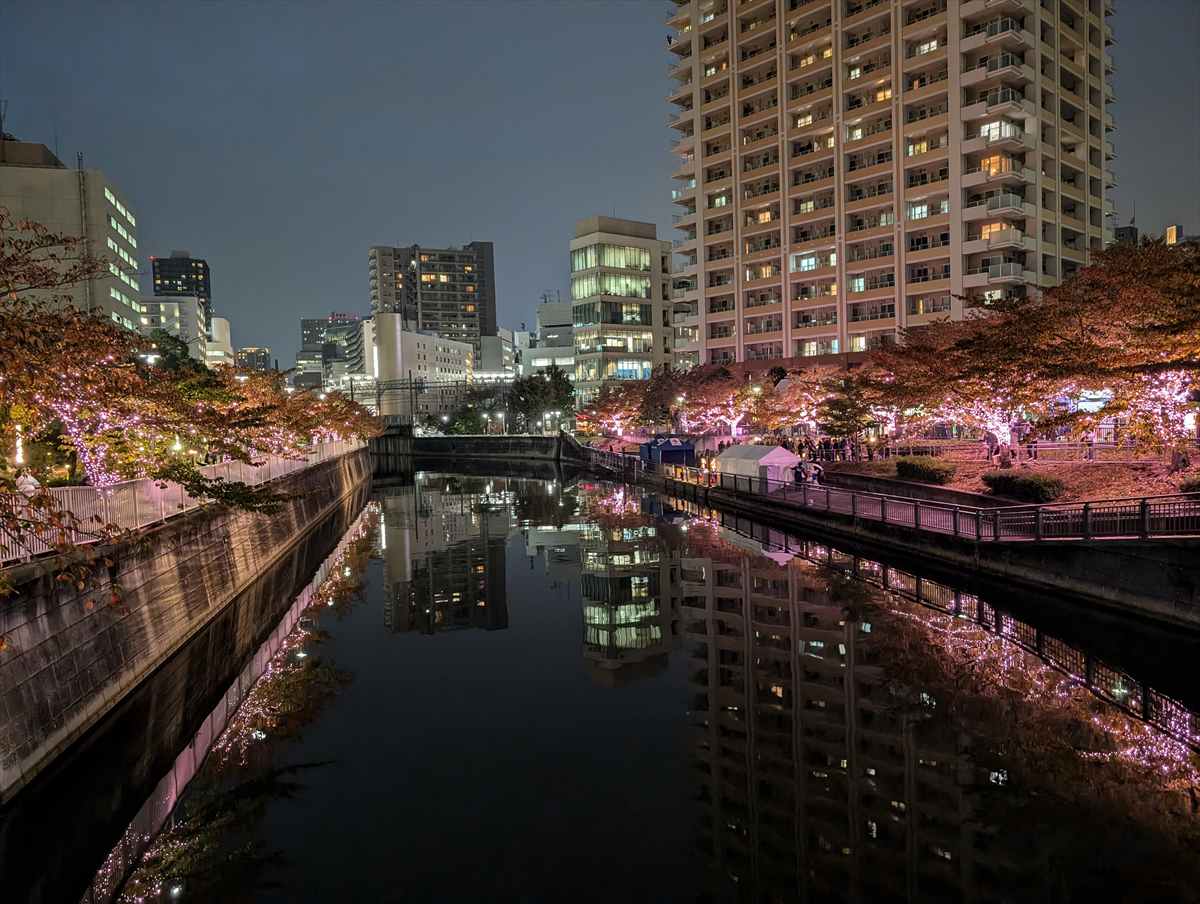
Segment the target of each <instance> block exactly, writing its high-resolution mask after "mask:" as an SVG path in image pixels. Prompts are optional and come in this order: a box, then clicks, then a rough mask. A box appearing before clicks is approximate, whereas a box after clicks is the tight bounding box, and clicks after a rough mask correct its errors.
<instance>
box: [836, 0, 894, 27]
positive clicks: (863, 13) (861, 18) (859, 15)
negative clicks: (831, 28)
mask: <svg viewBox="0 0 1200 904" xmlns="http://www.w3.org/2000/svg"><path fill="white" fill-rule="evenodd" d="M880 7H883V8H882V9H881V8H880ZM887 12H889V9H888V4H887V2H886V0H859V2H857V3H856V2H854V0H851V2H850V3H849V4H848V5H847V7H846V18H845V19H843V20H842V28H850V27H852V26H856V25H862V24H865V23H866V22H869V21H871V20H872V19H874V18H875V17H876V16H881V15H884V14H885V13H887Z"/></svg>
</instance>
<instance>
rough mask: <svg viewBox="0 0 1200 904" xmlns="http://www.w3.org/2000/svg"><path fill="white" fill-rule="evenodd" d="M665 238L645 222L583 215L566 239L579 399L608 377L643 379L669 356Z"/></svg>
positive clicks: (586, 398)
mask: <svg viewBox="0 0 1200 904" xmlns="http://www.w3.org/2000/svg"><path fill="white" fill-rule="evenodd" d="M670 257H671V243H670V242H666V241H662V240H660V239H659V238H658V237H657V232H656V230H655V227H654V224H653V223H640V222H638V221H636V220H621V219H616V218H615V217H589V218H588V219H586V220H580V221H579V222H578V223H576V224H575V238H574V239H572V240H571V306H572V312H573V317H574V329H575V398H576V403H577V404H579V405H585V404H587V403H588V402H589V401H591V400H592V399H593V398H594V397H595V396H596V394H597V393H598V392H599V391H600V387H601V385H603V384H604V383H605V382H606V381H609V380H645V379H647V378H649V376H650V373H651V371H652V370H653V369H654V368H655V367H657V366H658V365H660V364H664V363H668V362H670V360H671V350H670V333H671V322H670V312H669V311H668V310H667V306H666V299H667V297H668V294H669V280H670Z"/></svg>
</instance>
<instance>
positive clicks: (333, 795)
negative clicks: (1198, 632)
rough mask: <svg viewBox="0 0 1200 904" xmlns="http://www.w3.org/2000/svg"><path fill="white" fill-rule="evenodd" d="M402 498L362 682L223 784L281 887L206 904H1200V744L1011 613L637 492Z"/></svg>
mask: <svg viewBox="0 0 1200 904" xmlns="http://www.w3.org/2000/svg"><path fill="white" fill-rule="evenodd" d="M376 500H377V502H378V505H379V514H378V523H377V524H376V526H375V529H374V530H373V532H372V534H371V538H372V539H371V550H370V556H371V559H370V561H367V560H365V559H364V560H362V561H359V562H356V563H355V571H354V574H353V575H347V576H346V577H347V579H348V580H349V582H350V583H351V584H353V585H354V586H355V588H357V585H358V580H359V578H360V576H361V578H362V586H361V589H354V590H353V591H352V592H350V593H349V596H348V599H347V600H346V601H344V602H345V603H346V604H345V605H341V606H339V607H338V608H337V609H331V610H329V611H328V612H324V613H320V612H319V611H318V612H316V613H314V617H316V618H319V619H320V623H321V628H322V629H323V630H324V631H326V632H328V640H327V642H325V643H322V644H319V645H317V646H316V647H315V648H312V651H313V652H314V653H315V655H317V656H319V657H321V658H322V659H323V660H324V661H327V662H328V663H330V664H331V665H332V666H333V667H335V668H337V669H338V670H345V672H346V673H347V674H348V675H349V676H351V678H350V680H349V683H347V684H346V685H345V686H344V687H343V688H341V689H339V690H338V691H336V692H335V693H334V694H332V695H330V696H326V697H323V698H322V699H321V701H320V706H319V707H312V709H311V720H310V721H311V724H308V723H307V722H306V723H305V725H306V727H305V730H304V731H303V732H295V733H292V734H287V733H284V734H279V735H276V734H275V733H272V734H271V736H270V737H269V738H265V739H263V742H262V743H259V744H257V745H255V747H254V749H255V750H256V751H257V752H258V753H257V755H256V756H253V757H241V758H240V759H235V760H233V761H232V765H233V766H234V767H236V766H238V765H239V764H240V767H241V768H242V772H240V773H239V772H238V769H237V768H233V769H232V770H231V760H230V759H229V758H224V759H223V760H212V761H211V762H210V764H209V765H207V766H206V767H205V770H203V772H204V773H206V776H205V777H206V779H207V781H206V782H202V783H201V785H198V786H197V789H196V790H194V791H190V792H189V794H190V795H192V796H193V797H194V799H196V800H198V801H201V802H202V805H197V806H196V807H195V812H196V813H198V814H201V815H200V817H199V818H197V819H193V820H192V825H191V827H190V828H188V805H187V804H186V803H185V806H184V807H183V808H182V810H181V813H180V814H179V815H180V817H181V820H180V821H181V824H182V825H183V826H184V831H185V834H186V833H187V832H189V831H191V832H195V833H197V834H200V835H203V836H204V837H205V838H206V839H207V840H209V841H211V842H212V843H213V845H214V847H213V848H212V850H211V851H209V853H212V854H215V855H216V856H215V858H214V860H213V862H214V863H219V862H221V860H220V857H221V856H223V855H224V852H225V847H224V844H225V843H226V842H228V841H235V842H236V843H237V845H240V846H245V845H253V850H254V851H255V852H256V856H255V857H254V858H250V859H248V860H247V861H246V862H245V864H244V865H246V866H247V868H246V869H242V870H235V871H228V870H227V871H225V874H224V875H222V874H221V871H219V870H216V871H214V872H215V875H213V876H210V877H208V878H207V879H204V880H201V881H197V880H195V879H193V880H190V881H189V883H188V886H187V888H188V892H187V893H188V896H189V898H190V899H192V900H196V899H201V900H236V899H245V900H263V901H298V900H312V901H318V900H320V901H325V900H333V899H339V900H401V899H411V900H468V899H470V900H512V899H519V900H535V901H540V900H561V899H567V898H569V899H572V900H599V899H602V898H605V899H611V898H613V897H614V896H616V897H618V898H620V899H622V900H655V901H661V900H764V901H775V900H779V901H782V900H795V899H805V900H812V901H826V900H847V901H863V902H874V901H888V900H896V901H911V902H916V901H929V900H948V901H957V900H971V901H1009V900H1011V901H1034V900H1039V901H1040V900H1060V899H1063V898H1064V897H1065V896H1066V894H1067V892H1070V895H1071V896H1072V897H1075V898H1082V897H1083V896H1085V895H1091V896H1094V897H1098V898H1100V899H1103V900H1107V899H1110V898H1111V897H1112V892H1113V889H1129V890H1130V895H1131V896H1130V897H1129V898H1128V899H1129V900H1190V899H1191V897H1190V896H1191V894H1192V892H1191V889H1192V888H1194V887H1196V886H1195V880H1196V879H1197V875H1196V869H1195V867H1193V866H1191V860H1192V858H1191V857H1190V855H1187V856H1185V852H1186V851H1187V850H1188V846H1189V845H1191V844H1194V843H1195V842H1196V840H1197V832H1196V828H1197V824H1196V817H1195V814H1194V813H1193V805H1192V800H1193V797H1194V792H1195V789H1196V785H1197V778H1198V775H1197V765H1196V758H1195V754H1194V753H1193V752H1192V751H1191V749H1189V747H1188V745H1187V743H1185V742H1187V741H1193V742H1194V741H1195V739H1196V723H1195V717H1194V715H1193V714H1192V713H1191V712H1190V711H1189V710H1188V709H1187V708H1186V707H1184V706H1182V705H1181V704H1179V703H1177V702H1175V701H1172V700H1169V699H1167V698H1165V697H1163V696H1162V695H1156V694H1155V693H1154V692H1153V691H1152V689H1150V688H1148V687H1146V686H1145V684H1144V683H1142V682H1140V681H1139V680H1138V678H1137V677H1136V675H1133V674H1130V673H1128V672H1122V671H1120V670H1116V669H1112V668H1111V667H1109V666H1106V665H1105V664H1104V663H1103V662H1101V661H1099V660H1098V659H1096V658H1095V657H1093V656H1091V655H1089V654H1088V653H1087V652H1086V651H1084V650H1082V649H1079V648H1077V647H1073V646H1071V645H1069V644H1067V643H1065V642H1064V641H1062V640H1060V639H1058V638H1056V637H1054V636H1051V635H1049V634H1046V633H1044V632H1041V631H1040V630H1039V629H1038V628H1036V627H1035V626H1033V625H1031V624H1027V623H1026V622H1023V621H1020V620H1018V619H1015V618H1013V617H1012V616H1011V615H1009V614H1007V613H1005V612H1002V611H998V610H997V609H995V608H994V607H993V606H992V605H990V604H989V603H988V601H986V600H981V599H979V598H977V597H976V596H974V595H972V594H970V593H965V592H963V591H961V590H958V589H956V588H954V587H951V586H949V585H947V584H945V583H938V582H935V581H930V580H927V579H925V578H922V577H920V576H918V575H914V574H911V573H909V572H906V571H904V570H901V569H897V568H893V567H888V566H886V565H883V564H881V563H877V562H872V561H869V560H864V559H860V558H856V557H854V556H852V555H849V554H847V553H843V552H841V551H839V550H836V549H833V548H831V547H829V546H827V545H825V544H822V543H820V542H818V541H814V540H811V539H802V538H798V537H791V536H786V535H784V534H781V533H779V532H777V531H771V530H768V529H765V528H762V527H759V526H752V525H746V524H745V523H739V524H737V525H736V527H737V528H739V529H734V528H731V527H730V526H729V525H723V524H721V523H720V519H719V518H717V519H714V518H713V517H711V513H701V512H697V511H687V510H685V506H684V505H683V504H682V503H676V504H674V505H673V504H671V503H669V502H666V501H664V500H661V499H659V498H656V497H654V496H653V495H650V494H647V493H645V492H644V491H642V490H640V489H637V488H631V487H622V486H612V485H607V484H600V483H583V484H579V485H575V486H563V485H562V484H561V483H559V482H548V481H532V480H522V479H515V478H503V477H492V478H479V477H461V476H449V475H433V474H423V475H419V477H418V479H417V480H416V481H415V482H414V484H413V485H409V486H397V487H385V488H380V489H378V490H377V493H376ZM293 703H294V704H295V705H297V706H300V707H303V706H305V702H304V701H303V700H299V701H293ZM1138 716H1147V717H1149V718H1150V720H1151V722H1157V723H1158V725H1159V727H1155V726H1154V725H1152V724H1150V722H1147V721H1145V720H1143V719H1142V718H1138ZM237 724H239V725H240V726H241V729H242V730H243V731H254V730H258V729H259V722H258V721H256V719H255V718H254V717H253V712H251V713H250V717H248V718H242V719H241V720H240V721H239V722H238V723H237ZM1163 729H1167V730H1163ZM1172 735H1173V737H1172ZM316 763H328V764H329V765H326V766H321V767H320V768H313V769H311V770H308V771H306V772H305V773H304V774H303V775H302V776H297V777H296V778H295V781H294V782H292V780H291V779H290V778H289V779H288V790H287V793H277V792H278V789H277V788H275V787H274V785H272V784H271V783H270V782H267V783H266V784H265V785H263V784H262V783H260V785H262V787H261V788H260V790H261V791H262V794H261V797H260V798H256V799H255V806H254V807H253V808H252V810H250V811H247V812H248V814H250V817H249V818H248V819H247V820H246V824H245V825H242V826H241V827H240V828H239V831H238V832H236V833H234V835H233V838H232V839H228V840H226V842H221V841H220V840H219V839H213V838H212V834H213V833H212V831H211V828H212V826H211V825H210V824H208V822H207V820H208V817H207V816H205V815H203V814H206V813H208V812H210V809H209V808H210V807H211V806H212V804H211V795H212V794H213V793H227V792H228V791H229V790H230V789H231V788H232V789H241V790H242V791H243V793H244V788H245V787H246V780H247V778H248V777H249V778H254V777H257V778H263V777H266V778H269V779H272V780H276V781H277V780H278V779H279V776H280V773H279V770H280V769H281V768H286V767H287V766H288V765H293V766H294V765H296V764H304V765H306V766H308V765H312V764H316ZM293 784H294V785H295V787H292V785H293ZM200 788H203V791H201V790H200ZM238 849H239V850H240V849H243V847H238ZM191 865H192V866H193V867H194V864H191ZM276 883H278V885H277V886H276ZM164 887H171V886H170V883H169V882H168V883H167V885H166V886H164Z"/></svg>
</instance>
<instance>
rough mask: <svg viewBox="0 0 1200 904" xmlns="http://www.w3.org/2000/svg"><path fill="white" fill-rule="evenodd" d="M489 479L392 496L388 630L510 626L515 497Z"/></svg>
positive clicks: (385, 545) (386, 527) (433, 482)
mask: <svg viewBox="0 0 1200 904" xmlns="http://www.w3.org/2000/svg"><path fill="white" fill-rule="evenodd" d="M500 482H502V481H492V480H488V479H486V478H474V479H473V478H462V477H454V478H445V479H443V478H440V477H436V476H429V477H425V478H424V479H423V480H421V481H418V482H417V483H416V484H414V485H412V486H408V487H399V488H396V489H394V490H385V491H383V493H382V496H381V503H382V507H383V525H382V528H381V531H380V546H381V553H382V557H383V560H384V579H385V582H386V584H387V587H388V594H387V602H386V605H385V608H384V616H383V618H384V624H385V625H386V626H387V627H388V628H390V629H391V630H392V631H396V632H421V633H423V634H433V633H436V632H438V631H448V630H454V629H457V628H483V629H485V630H489V631H493V630H497V629H501V628H507V627H508V598H507V591H506V587H505V577H506V567H505V547H506V544H507V541H508V537H509V534H510V533H511V531H512V527H513V515H512V497H511V494H510V493H508V492H507V491H506V490H505V489H501V490H497V487H496V484H497V483H500Z"/></svg>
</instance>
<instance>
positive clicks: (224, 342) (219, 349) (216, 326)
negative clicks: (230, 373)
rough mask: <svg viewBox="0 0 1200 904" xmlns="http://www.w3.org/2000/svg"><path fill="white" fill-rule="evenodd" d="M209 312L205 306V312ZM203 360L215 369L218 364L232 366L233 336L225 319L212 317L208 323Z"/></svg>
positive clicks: (209, 309)
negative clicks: (206, 342)
mask: <svg viewBox="0 0 1200 904" xmlns="http://www.w3.org/2000/svg"><path fill="white" fill-rule="evenodd" d="M211 310H212V309H211V308H209V307H208V306H207V305H206V306H205V311H206V312H208V311H211ZM205 360H206V361H207V362H208V366H209V367H216V366H217V365H219V364H227V365H229V366H233V363H234V357H233V335H232V331H231V329H230V326H229V320H228V319H226V318H225V317H212V318H210V319H209V321H208V344H207V347H206V351H205Z"/></svg>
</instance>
